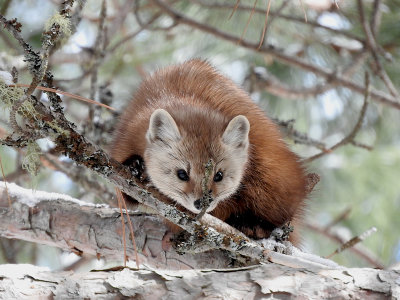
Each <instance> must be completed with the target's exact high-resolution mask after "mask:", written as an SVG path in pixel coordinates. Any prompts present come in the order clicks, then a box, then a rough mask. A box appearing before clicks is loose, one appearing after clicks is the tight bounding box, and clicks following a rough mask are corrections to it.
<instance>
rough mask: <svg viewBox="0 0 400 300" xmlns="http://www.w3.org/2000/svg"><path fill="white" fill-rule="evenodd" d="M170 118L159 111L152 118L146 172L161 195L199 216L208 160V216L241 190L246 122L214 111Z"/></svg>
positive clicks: (245, 144)
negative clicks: (212, 164) (224, 116)
mask: <svg viewBox="0 0 400 300" xmlns="http://www.w3.org/2000/svg"><path fill="white" fill-rule="evenodd" d="M174 113H175V112H174ZM171 114H173V113H172V111H171ZM171 114H170V113H168V112H167V111H166V110H164V109H157V110H155V111H154V112H153V113H152V115H151V117H150V121H149V128H148V131H147V134H146V139H147V146H146V150H145V153H144V157H145V164H146V168H147V173H148V175H149V177H150V179H151V182H152V183H153V184H154V186H155V187H156V188H157V189H158V190H159V191H160V192H162V193H163V194H164V195H166V196H168V197H169V198H171V199H173V200H175V201H176V202H177V203H178V204H180V205H182V206H184V207H185V208H187V209H188V210H190V211H192V212H194V213H199V212H200V211H201V207H200V205H199V202H200V201H199V199H200V198H201V197H202V196H203V188H202V180H203V178H204V176H205V165H206V164H207V162H208V161H209V160H212V161H213V162H214V168H213V170H212V174H211V176H210V177H209V178H210V180H209V182H208V186H207V188H208V193H209V194H210V195H211V196H212V198H213V201H212V202H211V204H210V206H209V207H208V209H207V212H210V211H212V210H213V209H214V208H215V207H216V206H217V205H218V203H219V202H220V201H223V200H224V199H226V198H228V197H229V196H230V195H232V194H233V193H235V192H236V191H237V189H238V188H239V185H240V182H241V179H242V177H243V174H244V170H245V168H246V163H247V160H248V148H249V130H250V124H249V121H248V120H247V118H246V117H244V116H242V115H239V116H236V117H234V118H232V119H231V120H225V119H224V118H223V117H221V116H218V114H217V115H216V114H215V112H210V113H209V114H207V115H204V114H202V113H194V114H190V112H189V113H188V112H186V111H185V112H184V113H183V116H182V114H177V113H175V115H174V114H173V115H174V117H175V119H174V118H173V117H172V116H171Z"/></svg>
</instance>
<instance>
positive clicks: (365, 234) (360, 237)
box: [326, 227, 376, 258]
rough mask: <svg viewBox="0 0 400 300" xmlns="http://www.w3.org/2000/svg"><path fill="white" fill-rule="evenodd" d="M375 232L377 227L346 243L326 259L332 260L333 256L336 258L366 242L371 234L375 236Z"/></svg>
mask: <svg viewBox="0 0 400 300" xmlns="http://www.w3.org/2000/svg"><path fill="white" fill-rule="evenodd" d="M375 232H376V228H375V227H372V228H370V229H368V230H367V231H365V232H363V233H362V234H360V235H359V236H355V237H353V238H352V239H351V240H349V241H347V242H346V243H344V244H343V245H341V246H340V247H339V248H337V249H336V250H335V251H333V253H331V254H329V255H328V256H327V257H326V258H331V257H332V256H334V255H336V254H338V253H340V252H343V251H344V250H346V249H348V248H352V247H354V246H355V245H357V244H358V243H359V242H362V241H363V240H365V239H366V238H367V237H369V236H370V235H371V234H373V233H375Z"/></svg>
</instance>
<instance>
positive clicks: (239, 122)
mask: <svg viewBox="0 0 400 300" xmlns="http://www.w3.org/2000/svg"><path fill="white" fill-rule="evenodd" d="M249 131H250V123H249V121H248V120H247V118H246V117H245V116H242V115H239V116H236V117H234V118H233V119H232V120H231V121H230V122H229V124H228V126H227V127H226V129H225V132H224V134H223V135H222V141H223V142H224V143H225V144H227V145H231V146H234V147H237V148H241V147H246V146H247V145H248V143H249Z"/></svg>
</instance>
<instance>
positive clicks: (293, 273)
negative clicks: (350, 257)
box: [0, 264, 400, 300]
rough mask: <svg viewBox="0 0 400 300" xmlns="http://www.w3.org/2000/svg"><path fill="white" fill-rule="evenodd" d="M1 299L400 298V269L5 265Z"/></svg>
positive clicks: (0, 270) (1, 272) (1, 273)
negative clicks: (65, 269) (113, 268)
mask: <svg viewBox="0 0 400 300" xmlns="http://www.w3.org/2000/svg"><path fill="white" fill-rule="evenodd" d="M0 278H1V280H0V298H1V299H22V298H30V299H31V298H34V297H36V298H40V299H54V298H56V299H122V298H125V297H130V298H133V299H146V300H152V299H180V300H181V299H230V300H235V299H238V300H239V299H400V271H399V270H398V271H395V270H390V271H385V270H374V269H366V268H365V269H356V268H354V269H345V268H343V269H340V270H320V269H311V270H305V269H291V268H288V267H283V266H279V265H276V264H263V265H259V266H254V267H249V268H245V269H230V270H227V269H225V270H222V269H220V270H182V271H176V270H174V271H159V270H158V271H157V270H151V269H141V270H138V271H134V270H130V269H123V270H121V271H98V272H87V273H74V272H72V271H68V272H50V271H49V270H47V269H46V268H42V267H36V266H32V265H1V266H0Z"/></svg>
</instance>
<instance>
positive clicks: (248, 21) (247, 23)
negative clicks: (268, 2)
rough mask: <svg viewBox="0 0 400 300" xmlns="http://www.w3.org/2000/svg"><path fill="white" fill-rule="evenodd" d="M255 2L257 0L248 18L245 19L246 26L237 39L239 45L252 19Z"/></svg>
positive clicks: (254, 5)
mask: <svg viewBox="0 0 400 300" xmlns="http://www.w3.org/2000/svg"><path fill="white" fill-rule="evenodd" d="M257 1H258V0H254V4H253V9H252V10H251V12H250V15H249V18H248V19H247V22H246V25H245V27H244V29H243V32H242V35H241V36H240V39H239V41H238V43H240V42H241V41H242V40H243V37H244V35H245V34H246V31H247V28H248V27H249V24H250V21H251V19H252V17H253V14H254V10H255V8H256V5H257Z"/></svg>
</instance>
